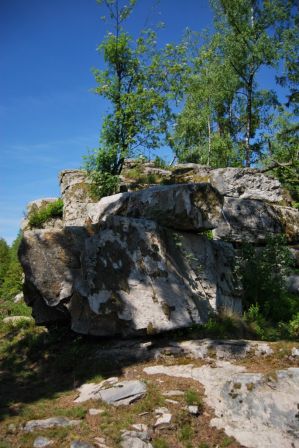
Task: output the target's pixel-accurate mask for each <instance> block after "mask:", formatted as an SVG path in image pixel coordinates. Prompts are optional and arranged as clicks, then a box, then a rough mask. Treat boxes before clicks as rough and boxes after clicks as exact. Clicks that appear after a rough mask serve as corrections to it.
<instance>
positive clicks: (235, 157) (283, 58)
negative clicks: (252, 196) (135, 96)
mask: <svg viewBox="0 0 299 448" xmlns="http://www.w3.org/2000/svg"><path fill="white" fill-rule="evenodd" d="M211 4H212V7H213V9H214V29H215V32H214V34H213V35H212V36H208V35H207V33H202V34H201V35H200V38H202V39H203V42H204V44H203V45H201V47H200V48H199V49H198V46H199V45H198V42H197V40H196V39H197V37H196V39H192V35H191V38H190V41H191V50H193V51H191V52H190V53H191V55H192V56H191V57H190V64H189V65H190V66H189V71H187V72H186V74H187V77H188V82H187V83H185V84H184V85H183V86H182V88H183V89H184V91H185V95H186V100H185V102H184V107H183V110H182V111H181V112H180V113H179V115H178V118H177V122H176V128H175V132H174V135H173V148H174V149H175V152H176V155H177V157H178V159H179V161H181V162H194V163H200V164H205V165H208V166H211V167H225V166H243V165H244V164H245V165H246V166H250V164H252V163H257V162H266V163H267V161H268V160H271V161H272V162H273V161H277V160H278V161H280V159H281V158H282V159H283V160H282V161H285V159H287V160H288V161H295V160H296V158H297V160H298V149H297V150H296V146H293V147H292V148H291V147H290V139H289V138H285V137H286V136H285V135H284V136H282V135H281V134H280V135H279V134H277V135H275V133H273V123H274V121H275V120H276V119H277V118H279V117H280V116H281V114H282V111H281V108H283V106H282V105H281V104H279V100H278V97H277V95H276V93H275V92H274V91H272V90H269V89H262V88H260V86H259V85H258V73H259V72H260V71H261V70H262V69H263V68H265V67H271V69H272V70H273V72H274V70H276V71H277V73H280V72H279V70H281V67H282V66H284V75H283V76H278V77H277V78H276V80H277V81H278V82H280V84H281V85H283V86H284V87H288V88H289V89H290V92H291V93H290V95H289V100H288V104H287V107H288V108H292V110H293V112H294V113H295V114H298V109H299V108H298V98H299V95H298V82H299V76H298V73H299V71H298V63H297V60H298V47H299V37H298V31H297V26H298V17H299V15H298V5H297V4H296V3H295V2H292V1H290V2H289V1H284V0H273V1H271V2H269V1H261V2H257V1H251V0H229V1H227V0H211ZM273 78H274V76H273ZM273 81H274V79H273ZM292 106H293V107H292ZM296 123H297V121H296V119H295V118H294V117H293V119H292V120H291V121H290V124H289V126H288V128H289V129H291V128H292V127H293V128H294V126H295V127H296ZM269 131H270V132H269ZM297 131H298V125H297ZM270 134H272V135H270ZM281 137H282V138H281ZM278 140H280V142H278ZM287 140H289V141H288V142H287ZM297 143H298V142H297ZM275 147H276V148H275ZM278 148H283V151H282V153H283V154H282V155H280V157H278V158H277V156H278V155H279V152H281V149H278ZM297 148H298V144H297ZM296 154H297V155H296ZM280 177H283V175H282V174H281V175H280ZM288 177H289V176H288ZM297 183H298V167H297ZM297 202H298V200H297Z"/></svg>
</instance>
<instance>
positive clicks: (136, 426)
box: [131, 423, 148, 431]
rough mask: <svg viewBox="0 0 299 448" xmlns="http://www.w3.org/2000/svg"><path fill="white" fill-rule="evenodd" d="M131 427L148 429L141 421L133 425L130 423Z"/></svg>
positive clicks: (138, 429) (140, 429)
mask: <svg viewBox="0 0 299 448" xmlns="http://www.w3.org/2000/svg"><path fill="white" fill-rule="evenodd" d="M131 427H132V428H133V429H135V430H136V431H148V426H147V425H145V424H143V423H135V424H134V425H131Z"/></svg>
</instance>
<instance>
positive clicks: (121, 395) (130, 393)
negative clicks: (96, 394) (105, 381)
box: [101, 380, 146, 406]
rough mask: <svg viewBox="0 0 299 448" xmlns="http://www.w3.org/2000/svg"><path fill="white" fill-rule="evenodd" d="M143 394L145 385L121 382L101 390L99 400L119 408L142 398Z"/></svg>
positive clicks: (135, 382) (133, 381)
mask: <svg viewBox="0 0 299 448" xmlns="http://www.w3.org/2000/svg"><path fill="white" fill-rule="evenodd" d="M145 393H146V385H145V383H143V382H142V381H137V380H132V381H123V382H122V383H117V384H116V385H115V386H113V387H111V388H109V389H104V390H102V391H101V399H102V400H103V401H105V402H106V403H108V404H112V405H113V406H121V405H128V404H130V403H133V402H134V401H136V400H138V399H139V398H142V397H143V396H144V395H145Z"/></svg>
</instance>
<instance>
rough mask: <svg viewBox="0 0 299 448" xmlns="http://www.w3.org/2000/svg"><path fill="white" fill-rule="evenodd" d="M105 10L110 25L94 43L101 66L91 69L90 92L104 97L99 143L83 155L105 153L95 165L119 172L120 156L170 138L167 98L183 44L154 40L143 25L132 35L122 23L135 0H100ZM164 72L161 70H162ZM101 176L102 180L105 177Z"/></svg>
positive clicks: (174, 91) (173, 90)
mask: <svg viewBox="0 0 299 448" xmlns="http://www.w3.org/2000/svg"><path fill="white" fill-rule="evenodd" d="M99 3H101V4H102V3H103V4H104V5H105V6H106V10H108V12H109V17H110V21H111V25H112V31H111V30H110V32H109V33H108V34H107V35H106V36H105V38H104V40H103V41H102V43H101V44H100V45H99V47H98V51H99V53H100V55H101V56H102V57H103V59H104V62H105V68H104V69H103V70H98V69H94V71H93V73H94V76H95V79H96V82H97V87H96V88H95V92H96V93H97V94H98V95H100V96H101V97H102V98H104V99H106V100H108V101H109V103H110V110H109V113H108V114H107V115H106V117H105V118H104V122H103V127H102V130H101V137H100V148H99V149H98V150H97V151H96V152H95V154H94V155H92V156H91V159H89V158H87V159H88V160H87V163H89V161H91V164H92V165H94V161H95V159H97V158H98V156H99V157H100V158H103V153H107V155H108V159H109V163H108V164H97V163H96V164H95V165H98V166H97V168H96V170H98V171H100V172H101V173H106V172H108V173H110V174H111V175H114V176H115V175H119V174H120V173H121V170H122V167H123V164H124V160H125V159H126V158H128V157H133V156H135V155H136V154H137V153H140V152H144V151H145V150H147V151H151V150H153V149H155V148H158V147H160V146H161V145H162V143H163V142H165V141H168V140H169V138H170V131H169V126H170V125H171V123H172V121H173V117H174V114H173V112H172V110H171V107H170V103H171V102H172V101H173V100H174V99H176V98H178V97H179V95H180V94H181V92H180V88H179V85H180V80H181V79H182V78H183V76H184V73H185V66H184V63H183V60H184V51H185V50H184V46H183V45H176V46H174V45H170V44H168V45H167V46H166V47H165V48H164V49H159V48H158V46H157V36H156V33H155V32H154V31H153V30H151V29H146V30H143V31H142V32H141V34H140V36H139V37H138V38H137V39H133V38H132V36H130V35H129V34H128V33H127V32H126V31H125V29H124V22H125V21H126V19H127V18H128V17H129V16H130V15H131V13H132V10H133V8H134V4H135V1H130V2H125V1H123V0H109V1H108V0H106V1H103V2H102V1H101V2H99ZM165 73H167V76H165ZM105 182H106V180H105Z"/></svg>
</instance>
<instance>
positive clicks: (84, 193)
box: [59, 170, 93, 226]
mask: <svg viewBox="0 0 299 448" xmlns="http://www.w3.org/2000/svg"><path fill="white" fill-rule="evenodd" d="M59 180H60V191H61V197H62V199H63V221H64V225H65V226H84V225H85V224H86V222H87V221H88V220H87V205H88V204H90V203H91V202H93V201H92V199H91V198H90V194H89V185H88V184H89V181H88V179H87V176H86V171H84V170H64V171H62V172H61V173H60V176H59Z"/></svg>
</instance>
